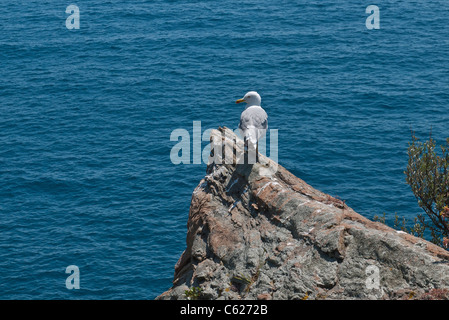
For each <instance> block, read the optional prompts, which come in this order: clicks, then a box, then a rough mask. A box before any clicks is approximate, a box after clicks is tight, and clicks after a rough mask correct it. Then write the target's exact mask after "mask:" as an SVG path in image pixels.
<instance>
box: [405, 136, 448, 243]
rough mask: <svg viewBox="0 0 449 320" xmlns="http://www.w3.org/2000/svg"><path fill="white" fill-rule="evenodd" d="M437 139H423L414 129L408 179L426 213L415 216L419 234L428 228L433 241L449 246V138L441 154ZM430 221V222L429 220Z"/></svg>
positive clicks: (415, 226) (407, 172)
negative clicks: (438, 151) (437, 149)
mask: <svg viewBox="0 0 449 320" xmlns="http://www.w3.org/2000/svg"><path fill="white" fill-rule="evenodd" d="M435 146H436V143H435V140H434V139H432V136H430V137H429V140H427V141H425V142H421V141H419V140H418V138H416V136H415V134H414V133H413V132H412V141H411V142H410V143H409V147H408V165H407V169H406V170H405V172H404V173H405V175H406V182H407V184H408V185H410V187H411V189H412V192H413V194H414V195H415V197H416V199H417V200H418V205H419V206H420V207H421V208H422V209H423V210H424V212H425V214H426V215H424V214H419V215H418V216H417V218H416V219H415V225H414V227H413V228H414V229H415V231H416V233H417V234H415V235H418V236H422V235H423V234H424V232H425V231H426V230H427V231H428V232H430V235H431V237H432V239H431V241H432V242H434V243H436V244H438V245H442V246H444V247H446V248H447V246H448V244H449V240H448V238H449V221H448V219H449V171H448V169H449V138H448V139H447V140H446V145H441V146H440V148H439V149H440V151H441V155H438V154H437V151H436V147H435ZM429 220H430V223H429Z"/></svg>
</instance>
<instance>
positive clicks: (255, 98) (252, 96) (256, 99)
mask: <svg viewBox="0 0 449 320" xmlns="http://www.w3.org/2000/svg"><path fill="white" fill-rule="evenodd" d="M261 101H262V99H261V98H260V95H259V94H258V93H257V92H256V91H250V92H248V93H247V94H245V96H244V97H243V98H242V99H238V100H237V101H236V102H235V103H240V102H246V104H247V105H248V106H260V102H261Z"/></svg>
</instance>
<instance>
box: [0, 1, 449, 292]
mask: <svg viewBox="0 0 449 320" xmlns="http://www.w3.org/2000/svg"><path fill="white" fill-rule="evenodd" d="M70 4H72V3H71V2H70V1H58V0H47V1H46V0H40V1H35V0H27V1H24V0H18V1H8V0H2V1H1V2H0V79H1V81H0V177H1V180H0V181H1V182H0V299H154V298H155V297H156V296H157V295H159V294H161V293H162V292H163V291H165V290H167V289H168V288H169V287H170V286H171V281H172V279H173V268H174V265H175V263H176V261H177V259H178V258H179V256H180V254H181V253H182V251H183V250H184V248H185V235H186V222H187V217H188V210H189V204H190V198H191V193H192V191H193V189H194V188H195V187H196V185H197V184H198V182H199V181H200V179H201V178H202V177H203V176H204V174H205V167H206V165H205V164H204V163H203V164H190V165H189V164H180V165H175V164H173V163H172V162H171V161H170V150H171V148H172V147H173V146H174V145H175V143H176V142H173V141H170V134H171V132H173V130H175V129H179V128H180V129H186V130H188V131H189V132H190V133H192V123H193V121H201V125H202V129H203V131H204V130H206V129H210V128H217V127H218V126H227V127H230V128H236V127H237V123H238V119H239V116H240V113H241V111H242V109H241V108H242V107H241V106H240V105H235V103H234V101H235V100H236V99H237V98H240V97H242V96H243V94H244V93H245V92H246V91H249V90H257V91H258V92H259V93H260V94H261V96H262V105H263V107H264V108H265V109H266V110H267V112H268V114H269V125H270V128H273V129H278V130H279V154H278V158H279V162H280V164H281V165H283V166H284V167H286V168H287V169H288V170H290V171H291V172H292V173H294V174H295V175H297V176H299V177H300V178H302V179H304V180H305V181H306V182H308V183H309V184H311V185H312V186H314V187H316V188H318V189H320V190H322V191H324V192H326V193H329V194H331V195H333V196H338V197H339V198H341V199H344V200H346V203H347V204H348V205H349V206H351V207H352V208H354V209H355V210H356V211H357V212H359V213H360V214H362V215H364V216H366V217H368V218H373V216H374V215H376V214H377V215H381V214H382V213H383V212H386V217H387V222H388V223H390V224H391V222H392V220H393V218H394V213H395V212H396V213H397V214H398V215H399V216H404V217H406V218H407V219H409V220H410V221H411V220H412V219H413V218H414V217H415V216H416V214H417V213H419V212H420V209H419V207H418V206H417V204H416V201H415V198H414V196H413V194H412V193H411V191H410V189H409V187H408V186H407V185H406V184H405V177H404V174H403V171H404V169H405V167H406V163H407V144H408V142H409V141H410V129H411V128H412V129H414V130H415V131H416V133H417V135H418V136H419V137H421V138H423V139H425V138H427V136H428V134H429V132H430V130H432V133H433V136H434V138H436V139H437V141H438V142H442V141H443V140H444V138H445V137H448V136H449V129H448V128H449V126H448V122H449V112H448V111H449V107H448V104H447V102H448V100H449V82H448V73H449V72H448V66H449V26H448V21H447V12H449V2H448V1H446V0H434V1H424V0H420V1H384V0H378V1H376V2H375V3H374V2H369V3H364V2H360V1H355V0H347V1H328V0H312V1H284V0H279V1H266V0H258V1H255V0H247V1H245V0H243V1H242V0H240V1H236V0H230V1H195V0H191V1H187V0H171V1H158V0H155V1H144V0H140V1H139V0H135V1H117V0H109V1H101V2H99V1H97V2H93V1H86V0H78V1H76V2H75V3H73V4H76V5H77V6H78V7H79V9H80V29H78V30H68V29H67V28H66V26H65V20H66V18H67V17H68V16H69V14H66V13H65V9H66V7H67V6H69V5H70ZM370 4H375V5H377V6H379V8H380V29H378V30H368V29H367V28H366V26H365V20H366V18H367V17H368V16H369V14H367V13H365V9H366V7H367V6H368V5H370ZM206 145H207V143H206V142H203V147H205V146H206ZM69 265H76V266H78V267H79V270H80V289H79V290H76V289H73V290H68V289H67V288H66V286H65V281H66V278H67V277H68V274H66V273H65V270H66V267H67V266H69Z"/></svg>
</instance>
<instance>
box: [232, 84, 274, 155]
mask: <svg viewBox="0 0 449 320" xmlns="http://www.w3.org/2000/svg"><path fill="white" fill-rule="evenodd" d="M261 101H262V99H261V98H260V95H259V94H258V93H257V92H256V91H250V92H248V93H247V94H245V96H244V97H243V98H241V99H238V100H237V101H236V102H235V103H241V102H246V107H245V110H243V112H242V115H241V116H240V123H239V129H240V133H241V135H242V137H243V141H244V144H245V150H248V142H251V144H252V146H253V147H254V148H255V149H256V162H259V139H260V138H262V137H263V136H265V133H266V131H267V128H268V115H267V113H266V112H265V110H264V109H262V107H261V106H260V103H261Z"/></svg>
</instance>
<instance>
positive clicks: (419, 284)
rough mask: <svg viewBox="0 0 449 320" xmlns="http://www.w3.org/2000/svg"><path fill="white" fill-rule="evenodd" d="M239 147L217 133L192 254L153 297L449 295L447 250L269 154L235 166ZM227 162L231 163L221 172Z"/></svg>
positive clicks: (197, 205) (230, 136) (223, 131)
mask: <svg viewBox="0 0 449 320" xmlns="http://www.w3.org/2000/svg"><path fill="white" fill-rule="evenodd" d="M236 139H237V137H236V136H235V135H234V133H233V132H232V131H231V130H229V129H227V128H219V129H218V130H213V131H212V133H211V148H212V150H214V152H215V154H214V155H213V156H214V157H213V158H211V159H212V161H210V163H209V164H208V167H207V175H206V176H205V177H204V179H202V180H201V181H200V183H199V185H198V186H197V187H196V189H195V190H194V192H193V195H192V201H191V206H190V212H189V219H188V223H187V248H186V249H185V251H184V252H183V254H182V255H181V257H180V258H179V261H178V262H177V264H176V266H175V274H174V280H173V287H172V288H171V289H169V290H168V291H166V292H164V293H163V294H161V295H160V296H159V297H157V299H186V298H187V296H189V293H191V296H192V295H193V297H194V298H201V299H264V300H266V299H409V298H413V299H426V298H431V299H432V298H444V297H446V298H447V297H448V296H449V294H448V293H449V253H448V252H447V251H446V250H444V249H442V248H440V247H438V246H436V245H434V244H432V243H429V242H427V241H424V240H422V239H420V238H416V237H413V236H412V235H409V234H406V233H404V232H400V231H396V230H394V229H392V228H389V227H388V226H386V225H384V224H381V223H379V222H373V221H371V220H369V219H366V218H364V217H363V216H361V215H359V214H357V213H356V212H354V211H353V210H352V209H351V208H349V207H348V206H346V205H345V203H344V202H342V201H340V200H339V199H336V198H334V197H332V196H330V195H327V194H324V193H322V192H320V191H318V190H316V189H314V188H312V187H311V186H310V185H308V184H307V183H305V182H304V181H303V180H301V179H299V178H297V177H295V176H294V175H293V174H291V173H290V172H289V171H287V170H286V169H285V168H283V167H282V166H280V165H278V164H277V163H275V162H273V161H271V160H270V159H268V158H266V157H264V156H261V157H260V163H256V164H254V165H250V164H235V162H236V159H235V157H236V156H235V155H236V154H239V152H240V151H241V150H240V147H239V146H240V145H241V144H240V143H237V144H236V143H235V141H236ZM237 141H239V140H237ZM221 148H222V149H221ZM217 150H219V152H217ZM225 155H226V157H229V156H230V155H232V157H231V158H232V159H233V160H234V161H233V163H232V162H231V164H221V160H222V159H224V157H225ZM228 159H229V158H228ZM237 162H238V161H237ZM186 292H187V296H186Z"/></svg>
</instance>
